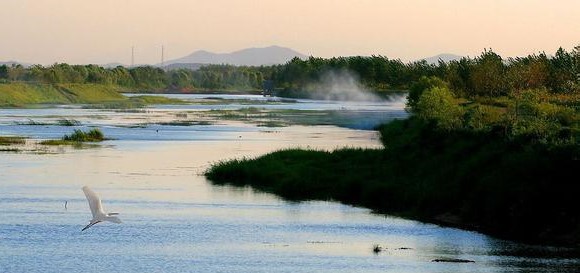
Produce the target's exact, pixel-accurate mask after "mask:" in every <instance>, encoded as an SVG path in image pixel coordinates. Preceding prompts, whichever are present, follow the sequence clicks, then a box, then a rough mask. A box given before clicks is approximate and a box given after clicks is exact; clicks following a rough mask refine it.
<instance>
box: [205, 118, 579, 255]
mask: <svg viewBox="0 0 580 273" xmlns="http://www.w3.org/2000/svg"><path fill="white" fill-rule="evenodd" d="M381 134H382V136H383V141H384V144H385V146H386V148H385V149H382V150H362V149H345V150H339V151H334V152H321V151H305V150H284V151H279V152H274V153H271V154H268V155H265V156H262V157H260V158H257V159H252V160H249V159H244V160H234V161H230V162H221V163H218V164H215V165H213V166H212V167H211V168H210V169H209V170H208V171H207V172H206V176H207V177H208V178H209V179H210V180H211V181H213V182H214V183H216V184H232V185H237V186H248V185H249V186H252V187H254V188H256V189H259V190H262V191H266V192H272V193H275V194H278V195H280V196H283V197H285V198H288V199H292V200H308V199H317V200H336V201H340V202H343V203H347V204H354V205H358V206H364V207H368V208H372V209H374V210H376V211H378V212H382V213H391V214H397V215H401V216H405V217H409V218H413V219H420V220H424V221H428V222H435V223H443V224H446V225H451V226H458V227H464V228H469V229H475V230H479V231H483V232H486V233H489V234H493V235H497V236H500V237H504V238H509V239H515V240H521V241H528V242H538V243H559V244H578V243H580V217H579V216H578V213H577V211H576V209H574V208H575V206H574V204H575V203H576V199H577V196H579V195H580V187H579V186H578V183H577V181H575V179H572V178H573V177H577V169H578V167H579V161H578V158H579V155H580V151H579V149H578V146H575V145H563V146H559V147H553V146H547V145H544V144H541V143H530V142H519V141H508V140H505V138H503V137H498V135H497V133H496V132H474V131H454V132H448V131H446V132H443V131H441V130H439V129H437V126H436V125H435V124H433V123H429V122H425V121H422V120H420V119H419V118H411V119H409V120H403V121H395V122H393V123H391V124H388V125H386V126H384V127H382V128H381Z"/></svg>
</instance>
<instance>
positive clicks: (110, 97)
mask: <svg viewBox="0 0 580 273" xmlns="http://www.w3.org/2000/svg"><path fill="white" fill-rule="evenodd" d="M119 91H121V89H120V88H119V87H116V86H112V85H101V84H30V83H2V84H0V107H21V106H25V105H32V104H68V103H103V102H114V101H122V100H126V99H127V98H125V97H124V96H123V95H121V94H120V93H119Z"/></svg>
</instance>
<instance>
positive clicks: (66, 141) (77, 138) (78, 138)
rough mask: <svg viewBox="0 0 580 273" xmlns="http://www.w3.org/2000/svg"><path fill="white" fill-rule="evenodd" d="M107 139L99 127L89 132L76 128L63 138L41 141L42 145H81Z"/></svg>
mask: <svg viewBox="0 0 580 273" xmlns="http://www.w3.org/2000/svg"><path fill="white" fill-rule="evenodd" d="M104 140H106V138H105V136H104V134H103V132H101V130H99V129H98V128H95V129H91V130H89V131H87V132H85V131H82V130H80V129H75V130H74V132H73V133H72V134H70V135H64V136H63V137H62V139H49V140H45V141H42V142H40V144H42V145H80V144H82V143H84V142H101V141H104Z"/></svg>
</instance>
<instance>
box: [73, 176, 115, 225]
mask: <svg viewBox="0 0 580 273" xmlns="http://www.w3.org/2000/svg"><path fill="white" fill-rule="evenodd" d="M83 192H84V193H85V196H86V197H87V201H89V207H90V208H91V213H92V214H93V219H91V221H90V222H89V224H88V225H87V226H86V227H84V228H83V229H82V230H81V231H84V230H85V229H87V228H90V227H92V226H93V225H94V224H96V223H100V222H102V221H109V222H113V223H117V224H120V223H122V222H121V219H119V217H117V216H115V215H119V214H118V213H116V212H111V213H106V212H105V211H104V210H103V205H102V204H101V198H99V196H98V195H97V194H96V193H95V192H94V191H93V190H91V189H90V188H89V187H87V186H84V187H83Z"/></svg>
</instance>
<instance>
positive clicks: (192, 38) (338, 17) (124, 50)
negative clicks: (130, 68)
mask: <svg viewBox="0 0 580 273" xmlns="http://www.w3.org/2000/svg"><path fill="white" fill-rule="evenodd" d="M162 45H163V46H164V47H165V59H166V60H169V59H174V58H179V57H182V56H185V55H188V54H190V53H191V52H193V51H196V50H201V49H203V50H208V51H213V52H218V53H223V52H231V51H235V50H239V49H243V48H248V47H265V46H270V45H279V46H284V47H289V48H292V49H294V50H297V51H299V52H301V53H303V54H306V55H313V56H319V57H332V56H351V55H372V54H375V55H385V56H387V57H389V58H400V59H402V60H403V61H409V60H415V59H419V58H424V57H430V56H433V55H437V54H439V53H454V54H458V55H469V56H474V55H478V54H479V53H480V52H482V51H483V49H484V48H492V49H493V50H494V51H495V52H497V53H499V54H501V55H502V56H522V55H527V54H529V53H536V52H539V51H546V52H547V53H550V54H551V53H553V52H555V51H556V49H557V48H558V47H560V46H562V47H564V48H565V49H567V50H570V49H572V48H573V47H574V46H576V45H580V1H579V0H398V1H395V0H0V61H9V60H16V61H20V62H27V63H40V64H45V65H47V64H52V63H55V62H67V63H73V64H79V63H80V64H85V63H97V64H104V63H109V62H121V63H124V64H129V63H130V62H131V47H132V46H134V48H135V62H136V63H144V64H153V63H158V62H160V60H161V46H162Z"/></svg>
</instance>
